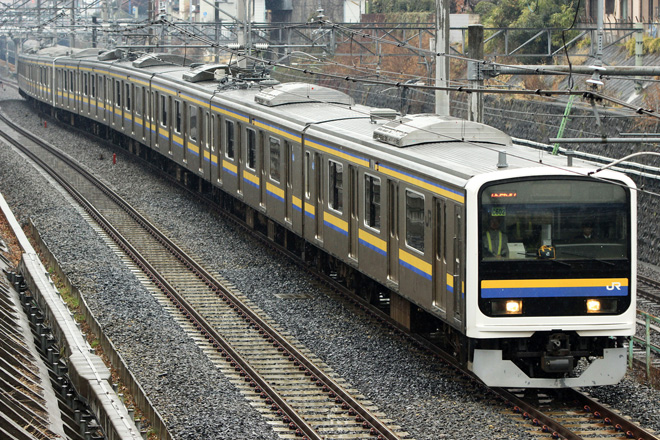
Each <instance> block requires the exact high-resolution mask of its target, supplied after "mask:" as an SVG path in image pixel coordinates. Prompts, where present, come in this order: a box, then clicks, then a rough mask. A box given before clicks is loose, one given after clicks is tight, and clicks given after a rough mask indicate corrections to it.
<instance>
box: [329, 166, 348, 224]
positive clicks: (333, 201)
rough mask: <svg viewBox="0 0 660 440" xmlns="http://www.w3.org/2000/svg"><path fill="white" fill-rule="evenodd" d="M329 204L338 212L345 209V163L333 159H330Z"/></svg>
mask: <svg viewBox="0 0 660 440" xmlns="http://www.w3.org/2000/svg"><path fill="white" fill-rule="evenodd" d="M328 168H329V173H328V179H329V184H328V191H329V192H330V194H329V197H328V204H329V205H330V208H332V209H334V210H335V211H337V212H343V211H344V165H342V164H340V163H339V162H335V161H333V160H330V161H328Z"/></svg>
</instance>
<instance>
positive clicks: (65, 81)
mask: <svg viewBox="0 0 660 440" xmlns="http://www.w3.org/2000/svg"><path fill="white" fill-rule="evenodd" d="M62 78H63V79H64V84H63V85H62V90H64V91H68V90H69V76H68V75H67V74H66V72H63V74H62Z"/></svg>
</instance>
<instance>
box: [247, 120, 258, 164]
mask: <svg viewBox="0 0 660 440" xmlns="http://www.w3.org/2000/svg"><path fill="white" fill-rule="evenodd" d="M246 131H247V167H248V168H249V169H251V170H252V171H254V170H255V169H256V168H257V132H256V131H254V130H252V129H251V128H248V129H246Z"/></svg>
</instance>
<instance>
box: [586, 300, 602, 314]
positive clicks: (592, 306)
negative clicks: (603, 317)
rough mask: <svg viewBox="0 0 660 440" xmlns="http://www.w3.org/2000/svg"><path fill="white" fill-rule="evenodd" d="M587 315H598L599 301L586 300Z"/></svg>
mask: <svg viewBox="0 0 660 440" xmlns="http://www.w3.org/2000/svg"><path fill="white" fill-rule="evenodd" d="M587 313H600V300H599V299H588V300H587Z"/></svg>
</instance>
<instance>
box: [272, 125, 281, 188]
mask: <svg viewBox="0 0 660 440" xmlns="http://www.w3.org/2000/svg"><path fill="white" fill-rule="evenodd" d="M269 140H270V180H272V181H273V182H277V183H280V179H281V177H280V155H281V147H280V140H279V139H277V138H274V137H272V136H271V137H270V138H269Z"/></svg>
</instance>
